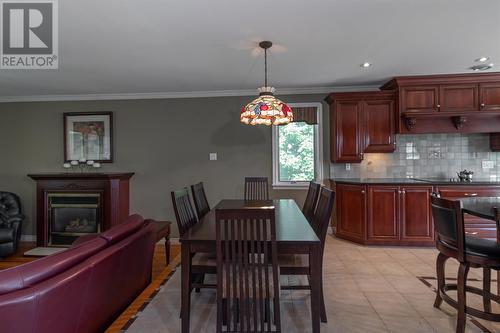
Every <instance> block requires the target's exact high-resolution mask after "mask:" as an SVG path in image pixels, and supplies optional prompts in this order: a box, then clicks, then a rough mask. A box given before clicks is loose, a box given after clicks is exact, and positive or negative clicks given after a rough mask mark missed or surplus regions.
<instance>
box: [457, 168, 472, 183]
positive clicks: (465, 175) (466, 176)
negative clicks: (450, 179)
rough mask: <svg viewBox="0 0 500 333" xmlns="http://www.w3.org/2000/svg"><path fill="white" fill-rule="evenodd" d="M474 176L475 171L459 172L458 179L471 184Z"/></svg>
mask: <svg viewBox="0 0 500 333" xmlns="http://www.w3.org/2000/svg"><path fill="white" fill-rule="evenodd" d="M473 174H474V171H467V170H463V171H460V172H457V175H458V179H460V181H461V182H470V181H472V175H473Z"/></svg>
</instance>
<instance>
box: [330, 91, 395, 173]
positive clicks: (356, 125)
mask: <svg viewBox="0 0 500 333" xmlns="http://www.w3.org/2000/svg"><path fill="white" fill-rule="evenodd" d="M326 100H327V101H328V103H329V104H330V128H331V129H332V130H331V131H330V133H331V140H330V147H331V160H332V162H334V163H359V162H361V161H362V160H363V154H364V153H365V152H366V153H388V152H393V151H394V150H395V148H396V145H395V127H394V112H395V109H394V94H393V93H392V92H357V93H332V94H330V95H329V96H328V97H327V98H326Z"/></svg>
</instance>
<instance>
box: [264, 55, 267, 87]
mask: <svg viewBox="0 0 500 333" xmlns="http://www.w3.org/2000/svg"><path fill="white" fill-rule="evenodd" d="M264 73H265V79H264V87H267V49H264Z"/></svg>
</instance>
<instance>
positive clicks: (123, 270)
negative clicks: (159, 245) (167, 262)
mask: <svg viewBox="0 0 500 333" xmlns="http://www.w3.org/2000/svg"><path fill="white" fill-rule="evenodd" d="M155 243H156V235H155V228H154V224H153V223H151V221H144V220H143V218H142V217H141V216H140V215H131V216H130V217H128V218H127V220H126V221H124V222H123V223H121V224H119V225H117V226H115V227H113V228H112V229H110V230H108V231H106V232H103V233H101V234H100V235H99V236H98V237H95V238H93V239H87V240H86V241H83V242H78V243H77V244H76V245H74V246H73V247H71V248H69V249H68V250H66V251H63V252H61V253H57V254H54V255H51V256H48V257H44V258H41V259H38V260H35V261H33V262H30V263H27V264H24V265H21V266H17V267H14V268H10V269H7V270H3V271H0V331H1V332H2V333H14V332H32V333H34V332H36V333H46V332H51V333H58V332H64V333H71V332H78V333H86V332H102V331H104V330H105V329H106V328H107V327H108V326H109V325H110V324H111V323H112V322H113V321H114V320H115V319H116V318H117V317H118V316H119V315H120V314H121V312H123V310H124V309H125V308H126V307H127V306H128V305H129V304H130V303H131V302H132V301H133V300H134V299H135V298H136V297H137V296H138V295H139V294H140V293H141V292H142V290H144V288H145V287H146V286H147V285H148V284H149V283H150V281H151V267H152V260H153V252H154V246H155Z"/></svg>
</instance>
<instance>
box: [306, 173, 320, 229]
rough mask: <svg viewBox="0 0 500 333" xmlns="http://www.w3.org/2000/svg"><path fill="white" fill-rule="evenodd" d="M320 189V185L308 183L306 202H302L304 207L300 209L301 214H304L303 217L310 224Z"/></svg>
mask: <svg viewBox="0 0 500 333" xmlns="http://www.w3.org/2000/svg"><path fill="white" fill-rule="evenodd" d="M320 189H321V185H320V184H318V183H315V182H310V183H309V190H308V191H307V196H306V201H305V202H304V206H303V207H302V213H304V216H305V217H306V218H307V220H308V221H309V222H311V221H312V219H313V216H314V210H315V209H316V203H317V201H318V196H319V191H320Z"/></svg>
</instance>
